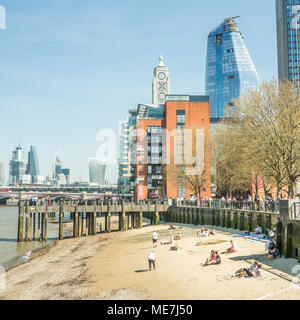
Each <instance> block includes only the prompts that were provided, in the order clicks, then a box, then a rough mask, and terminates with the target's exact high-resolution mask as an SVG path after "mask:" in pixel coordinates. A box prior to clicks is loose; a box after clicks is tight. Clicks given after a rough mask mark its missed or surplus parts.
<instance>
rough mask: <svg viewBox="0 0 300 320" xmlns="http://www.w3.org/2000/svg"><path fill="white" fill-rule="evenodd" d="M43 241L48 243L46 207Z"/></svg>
mask: <svg viewBox="0 0 300 320" xmlns="http://www.w3.org/2000/svg"><path fill="white" fill-rule="evenodd" d="M44 241H48V207H46V212H45V227H44Z"/></svg>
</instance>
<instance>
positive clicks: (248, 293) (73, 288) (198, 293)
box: [0, 220, 300, 300]
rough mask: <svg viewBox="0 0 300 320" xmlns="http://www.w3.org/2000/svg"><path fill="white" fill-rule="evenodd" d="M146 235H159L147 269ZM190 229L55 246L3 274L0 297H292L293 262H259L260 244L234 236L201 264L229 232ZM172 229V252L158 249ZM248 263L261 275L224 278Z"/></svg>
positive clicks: (295, 291) (297, 295)
mask: <svg viewBox="0 0 300 320" xmlns="http://www.w3.org/2000/svg"><path fill="white" fill-rule="evenodd" d="M114 224H115V225H116V224H117V220H115V221H114ZM153 230H157V232H158V237H159V241H158V247H157V248H155V249H154V251H155V252H156V255H157V262H156V270H155V271H151V272H149V271H148V262H147V256H148V253H149V252H150V251H151V250H152V249H153V245H152V231H153ZM198 231H200V227H197V228H192V227H191V226H188V227H186V226H185V227H183V228H180V229H178V230H175V231H174V230H172V231H171V230H168V226H166V225H160V226H157V227H153V226H149V227H144V228H143V229H142V230H129V231H127V232H113V233H111V234H100V235H97V236H93V237H83V238H79V239H66V240H64V241H59V242H56V244H55V245H54V246H52V247H51V248H50V249H49V250H48V252H47V253H46V254H42V253H39V254H38V256H37V257H33V258H32V259H31V260H30V261H29V262H28V263H26V264H23V265H21V266H18V267H16V268H14V269H13V270H11V271H9V272H7V279H6V284H7V288H6V290H5V291H4V292H3V291H0V299H100V300H110V299H116V300H120V299H121V300H122V299H129V300H141V299H142V300H144V299H158V300H160V299H167V300H179V299H183V300H185V299H191V300H198V299H199V300H200V299H201V300H206V299H217V300H220V299H222V300H224V299H225V300H233V299H242V300H251V299H300V290H299V287H298V286H295V285H294V283H293V282H292V279H293V276H292V268H293V267H294V266H295V265H297V261H296V260H294V259H278V260H275V261H267V260H266V256H265V244H264V243H263V242H257V241H255V242H252V241H248V240H246V239H244V238H235V241H236V242H237V244H238V246H239V248H240V249H241V250H240V251H239V252H237V253H233V254H230V255H221V258H222V264H221V265H218V266H208V267H203V266H202V264H203V263H204V262H205V259H206V258H207V257H208V256H209V253H210V251H211V250H212V249H215V250H219V252H222V251H225V250H226V248H228V247H229V246H230V244H229V240H230V239H232V236H233V233H230V231H231V232H234V231H233V230H226V229H223V230H222V229H217V235H216V236H213V237H209V238H205V239H204V238H198V237H197V232H198ZM175 232H180V233H181V234H182V236H183V238H182V240H179V241H176V242H175V243H176V244H177V246H178V248H179V249H178V251H171V250H170V245H164V246H162V245H160V241H168V240H169V236H170V235H171V234H173V235H174V233H175ZM199 241H201V245H200V246H196V244H197V243H198V242H199ZM254 260H257V261H260V262H262V264H263V270H262V271H261V272H262V277H261V278H253V279H246V278H242V279H232V277H231V276H232V275H234V273H235V271H236V270H238V269H240V268H245V267H249V266H250V264H251V263H252V262H253V261H254ZM299 284H300V283H299Z"/></svg>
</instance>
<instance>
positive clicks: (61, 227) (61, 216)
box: [59, 202, 64, 240]
mask: <svg viewBox="0 0 300 320" xmlns="http://www.w3.org/2000/svg"><path fill="white" fill-rule="evenodd" d="M63 232H64V206H63V203H62V202H60V204H59V240H63V238H64V233H63Z"/></svg>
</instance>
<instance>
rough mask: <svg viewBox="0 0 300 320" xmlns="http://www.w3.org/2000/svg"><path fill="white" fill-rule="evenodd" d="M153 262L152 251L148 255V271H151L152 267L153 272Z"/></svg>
mask: <svg viewBox="0 0 300 320" xmlns="http://www.w3.org/2000/svg"><path fill="white" fill-rule="evenodd" d="M155 260H156V254H155V252H154V251H151V252H150V253H149V255H148V263H149V271H151V270H152V265H153V269H154V270H155Z"/></svg>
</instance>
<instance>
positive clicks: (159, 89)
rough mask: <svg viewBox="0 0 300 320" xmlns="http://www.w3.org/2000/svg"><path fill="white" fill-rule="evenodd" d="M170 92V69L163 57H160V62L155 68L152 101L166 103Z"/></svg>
mask: <svg viewBox="0 0 300 320" xmlns="http://www.w3.org/2000/svg"><path fill="white" fill-rule="evenodd" d="M169 93H170V78H169V69H168V67H167V66H166V65H165V64H164V61H163V57H162V56H160V57H159V64H158V66H157V67H156V68H155V69H154V80H153V89H152V103H153V104H164V103H165V102H166V95H167V94H169Z"/></svg>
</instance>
